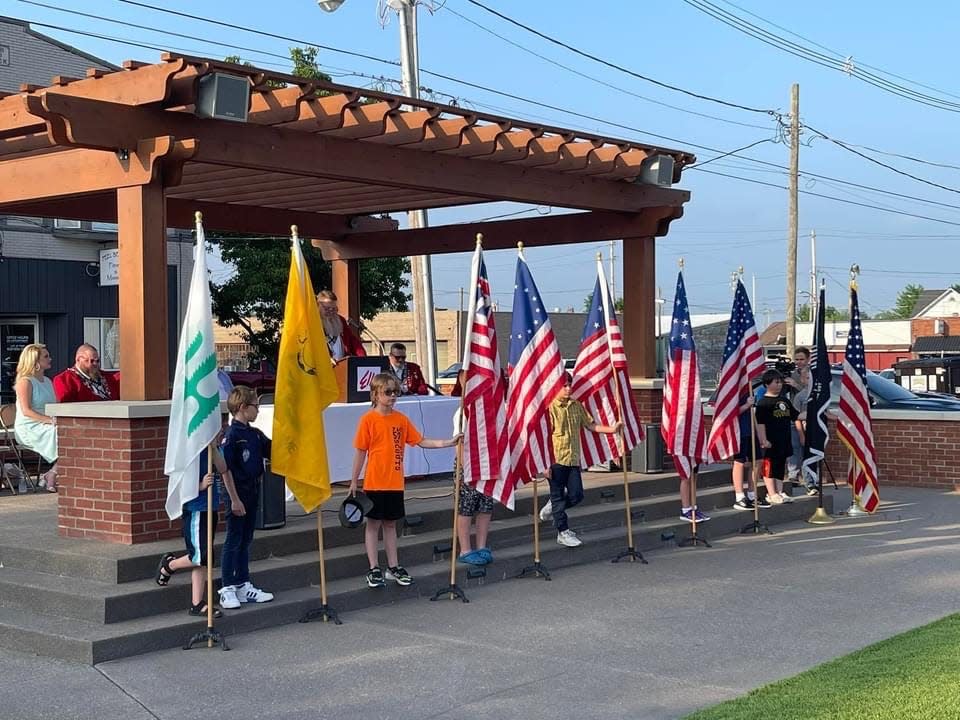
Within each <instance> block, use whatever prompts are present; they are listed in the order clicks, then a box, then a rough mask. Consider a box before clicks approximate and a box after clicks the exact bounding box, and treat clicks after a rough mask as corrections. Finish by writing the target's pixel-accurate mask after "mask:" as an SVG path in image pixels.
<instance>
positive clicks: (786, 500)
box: [780, 493, 793, 503]
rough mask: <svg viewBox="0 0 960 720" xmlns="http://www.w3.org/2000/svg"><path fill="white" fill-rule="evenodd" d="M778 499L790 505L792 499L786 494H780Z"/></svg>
mask: <svg viewBox="0 0 960 720" xmlns="http://www.w3.org/2000/svg"><path fill="white" fill-rule="evenodd" d="M780 498H781V499H782V500H783V501H784V502H785V503H792V502H793V497H792V496H790V495H787V493H780Z"/></svg>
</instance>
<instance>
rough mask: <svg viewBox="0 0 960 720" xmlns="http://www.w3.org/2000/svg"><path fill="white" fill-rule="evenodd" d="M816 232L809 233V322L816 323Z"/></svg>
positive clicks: (817, 300) (818, 298) (818, 297)
mask: <svg viewBox="0 0 960 720" xmlns="http://www.w3.org/2000/svg"><path fill="white" fill-rule="evenodd" d="M819 301H820V296H819V295H818V294H817V231H816V230H811V231H810V320H811V321H813V322H816V321H817V303H818V302H819Z"/></svg>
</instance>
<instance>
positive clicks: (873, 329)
mask: <svg viewBox="0 0 960 720" xmlns="http://www.w3.org/2000/svg"><path fill="white" fill-rule="evenodd" d="M910 324H911V321H910V320H864V321H863V322H862V323H861V325H862V328H863V344H864V355H865V360H866V364H867V369H868V370H873V371H875V372H876V371H879V370H883V369H884V368H888V367H890V366H891V365H893V364H894V363H896V362H898V361H900V360H907V359H909V358H910V357H911V355H910ZM849 331H850V321H849V320H827V321H826V323H825V327H824V333H825V335H826V338H827V355H828V356H829V358H830V362H831V363H837V362H841V361H842V360H843V354H844V352H845V351H846V347H847V334H848V333H849ZM786 336H787V324H786V323H785V322H783V321H778V322H775V323H771V324H770V325H769V326H767V328H766V329H765V330H764V331H763V332H762V333H761V334H760V344H761V345H763V347H764V350H765V352H766V355H767V357H772V356H776V355H781V354H783V353H785V352H786V349H787V345H786V342H787V339H786ZM796 344H797V345H798V346H805V347H810V346H811V345H812V344H813V323H810V322H803V323H797V343H796Z"/></svg>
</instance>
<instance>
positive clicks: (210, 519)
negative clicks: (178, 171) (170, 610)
mask: <svg viewBox="0 0 960 720" xmlns="http://www.w3.org/2000/svg"><path fill="white" fill-rule="evenodd" d="M197 215H198V216H199V215H200V213H197ZM197 221H198V222H199V218H198V220H197ZM215 452H217V446H216V444H215V443H210V444H209V445H207V472H206V474H207V475H210V474H212V473H213V454H214V453H215ZM216 516H217V509H216V508H215V507H213V483H211V484H210V485H209V486H208V487H207V629H206V630H204V631H203V632H200V633H197V634H196V635H194V636H193V637H192V638H190V640H189V641H188V642H187V644H186V645H184V647H183V649H184V650H189V649H190V648H192V647H193V646H194V644H195V643H198V642H203V641H204V640H206V641H207V647H208V648H212V647H213V646H214V645H219V646H220V647H221V648H223V649H224V650H229V649H230V648H228V647H227V641H226V639H225V638H224V637H223V635H221V634H220V633H219V632H217V631H216V630H215V629H214V627H213V525H214V522H215V521H214V518H215V517H216Z"/></svg>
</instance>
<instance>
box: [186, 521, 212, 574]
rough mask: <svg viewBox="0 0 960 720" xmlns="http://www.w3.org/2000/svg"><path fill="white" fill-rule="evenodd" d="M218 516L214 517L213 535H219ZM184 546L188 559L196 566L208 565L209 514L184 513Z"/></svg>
mask: <svg viewBox="0 0 960 720" xmlns="http://www.w3.org/2000/svg"><path fill="white" fill-rule="evenodd" d="M218 519H219V518H218V516H217V515H216V514H214V516H213V533H214V535H216V533H217V520H218ZM183 544H184V545H185V546H186V548H187V557H189V558H190V562H192V563H193V564H194V565H195V566H200V565H206V564H207V513H206V511H205V510H204V511H196V510H184V511H183Z"/></svg>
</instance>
